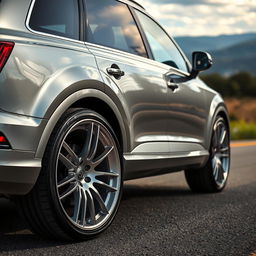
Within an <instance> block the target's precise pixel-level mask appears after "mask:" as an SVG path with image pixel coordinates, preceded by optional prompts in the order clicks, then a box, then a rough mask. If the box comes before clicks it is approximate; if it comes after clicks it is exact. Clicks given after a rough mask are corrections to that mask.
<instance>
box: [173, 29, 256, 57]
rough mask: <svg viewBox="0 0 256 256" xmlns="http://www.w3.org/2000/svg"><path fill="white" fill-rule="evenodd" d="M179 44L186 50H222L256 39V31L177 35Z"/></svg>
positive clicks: (189, 51)
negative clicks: (192, 35) (217, 34)
mask: <svg viewBox="0 0 256 256" xmlns="http://www.w3.org/2000/svg"><path fill="white" fill-rule="evenodd" d="M175 40H176V41H177V43H178V44H179V46H180V47H181V48H182V49H183V50H184V51H185V52H186V53H192V52H193V51H208V50H221V49H223V48H227V47H230V46H233V45H236V44H239V43H243V42H245V41H251V40H256V33H246V34H235V35H220V36H198V37H189V36H185V37H175Z"/></svg>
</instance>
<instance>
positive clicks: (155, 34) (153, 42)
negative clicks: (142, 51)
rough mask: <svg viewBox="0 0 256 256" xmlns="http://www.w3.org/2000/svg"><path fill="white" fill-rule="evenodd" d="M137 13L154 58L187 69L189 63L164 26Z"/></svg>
mask: <svg viewBox="0 0 256 256" xmlns="http://www.w3.org/2000/svg"><path fill="white" fill-rule="evenodd" d="M136 14H137V16H138V18H139V20H140V22H141V25H142V28H143V30H144V32H145V34H146V37H147V39H148V42H149V44H150V47H151V50H152V53H153V56H154V59H155V60H156V61H159V62H161V63H165V64H167V65H169V66H172V67H175V68H178V69H180V70H183V71H187V65H186V63H185V61H184V59H183V57H182V55H181V54H180V52H179V50H178V49H177V47H176V46H175V44H174V43H173V42H172V40H171V39H170V38H169V36H168V35H167V34H166V33H165V31H164V30H162V28H161V27H160V26H159V25H158V24H157V23H155V22H154V21H153V20H152V19H150V18H149V17H148V16H146V15H144V14H143V13H141V12H140V11H136Z"/></svg>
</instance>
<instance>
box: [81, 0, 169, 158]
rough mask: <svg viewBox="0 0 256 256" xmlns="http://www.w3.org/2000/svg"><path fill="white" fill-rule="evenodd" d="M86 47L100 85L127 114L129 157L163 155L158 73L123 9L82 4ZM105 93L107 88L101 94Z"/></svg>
mask: <svg viewBox="0 0 256 256" xmlns="http://www.w3.org/2000/svg"><path fill="white" fill-rule="evenodd" d="M86 9H87V19H88V37H87V43H86V46H87V47H88V48H89V50H90V51H91V52H92V53H93V54H94V55H95V57H96V60H97V64H98V67H99V69H100V72H101V75H102V77H103V80H104V82H105V83H106V84H107V85H108V87H109V88H111V90H112V91H114V92H115V94H116V95H118V97H119V99H120V100H121V102H122V105H123V108H124V109H125V111H126V112H127V113H128V119H127V120H126V121H127V124H128V126H129V129H130V135H131V141H130V144H131V151H133V150H134V153H135V154H142V153H144V154H148V153H150V154H151V153H157V154H159V153H160V152H161V153H167V152H168V150H169V148H168V139H167V136H166V127H167V119H168V116H169V114H168V112H167V93H168V88H167V86H166V82H165V81H164V80H163V77H162V74H163V73H164V68H163V67H160V66H159V65H158V63H156V62H155V61H152V60H150V59H149V58H148V55H147V52H146V50H145V46H144V43H143V40H142V38H141V35H140V32H139V30H138V28H137V26H136V23H135V21H134V19H133V16H132V14H131V12H130V9H129V8H128V6H127V5H126V4H124V3H121V2H118V1H115V0H104V1H102V0H87V1H86ZM107 89H108V88H107Z"/></svg>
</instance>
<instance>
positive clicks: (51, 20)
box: [29, 0, 79, 40]
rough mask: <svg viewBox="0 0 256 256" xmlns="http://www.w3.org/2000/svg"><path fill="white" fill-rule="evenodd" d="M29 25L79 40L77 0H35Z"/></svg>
mask: <svg viewBox="0 0 256 256" xmlns="http://www.w3.org/2000/svg"><path fill="white" fill-rule="evenodd" d="M29 26H30V28H31V29H33V30H36V31H40V32H44V33H48V34H53V35H57V36H63V37H68V38H71V39H76V40H79V10H78V3H77V0H36V2H35V5H34V8H33V11H32V14H31V18H30V21H29Z"/></svg>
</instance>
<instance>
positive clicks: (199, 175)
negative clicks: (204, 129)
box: [185, 116, 230, 193]
mask: <svg viewBox="0 0 256 256" xmlns="http://www.w3.org/2000/svg"><path fill="white" fill-rule="evenodd" d="M224 130H225V133H226V135H223V134H224V133H223V132H224ZM217 134H219V137H218V135H217ZM221 134H222V135H221ZM221 136H224V137H225V138H224V139H222V138H223V137H222V138H221ZM222 140H223V141H222ZM221 141H222V143H221ZM209 153H210V156H209V159H208V161H207V163H206V165H205V166H204V167H203V168H201V169H199V170H186V171H185V177H186V181H187V183H188V185H189V187H190V189H191V190H192V191H193V192H199V193H216V192H221V191H222V190H223V189H224V188H225V186H226V184H227V180H228V175H229V169H230V138H229V128H228V124H227V122H226V121H225V120H224V118H222V117H221V116H217V118H216V120H215V122H214V125H213V128H212V138H211V146H210V150H209ZM217 156H218V157H217ZM217 169H219V170H217ZM221 173H223V177H222V174H221Z"/></svg>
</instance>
